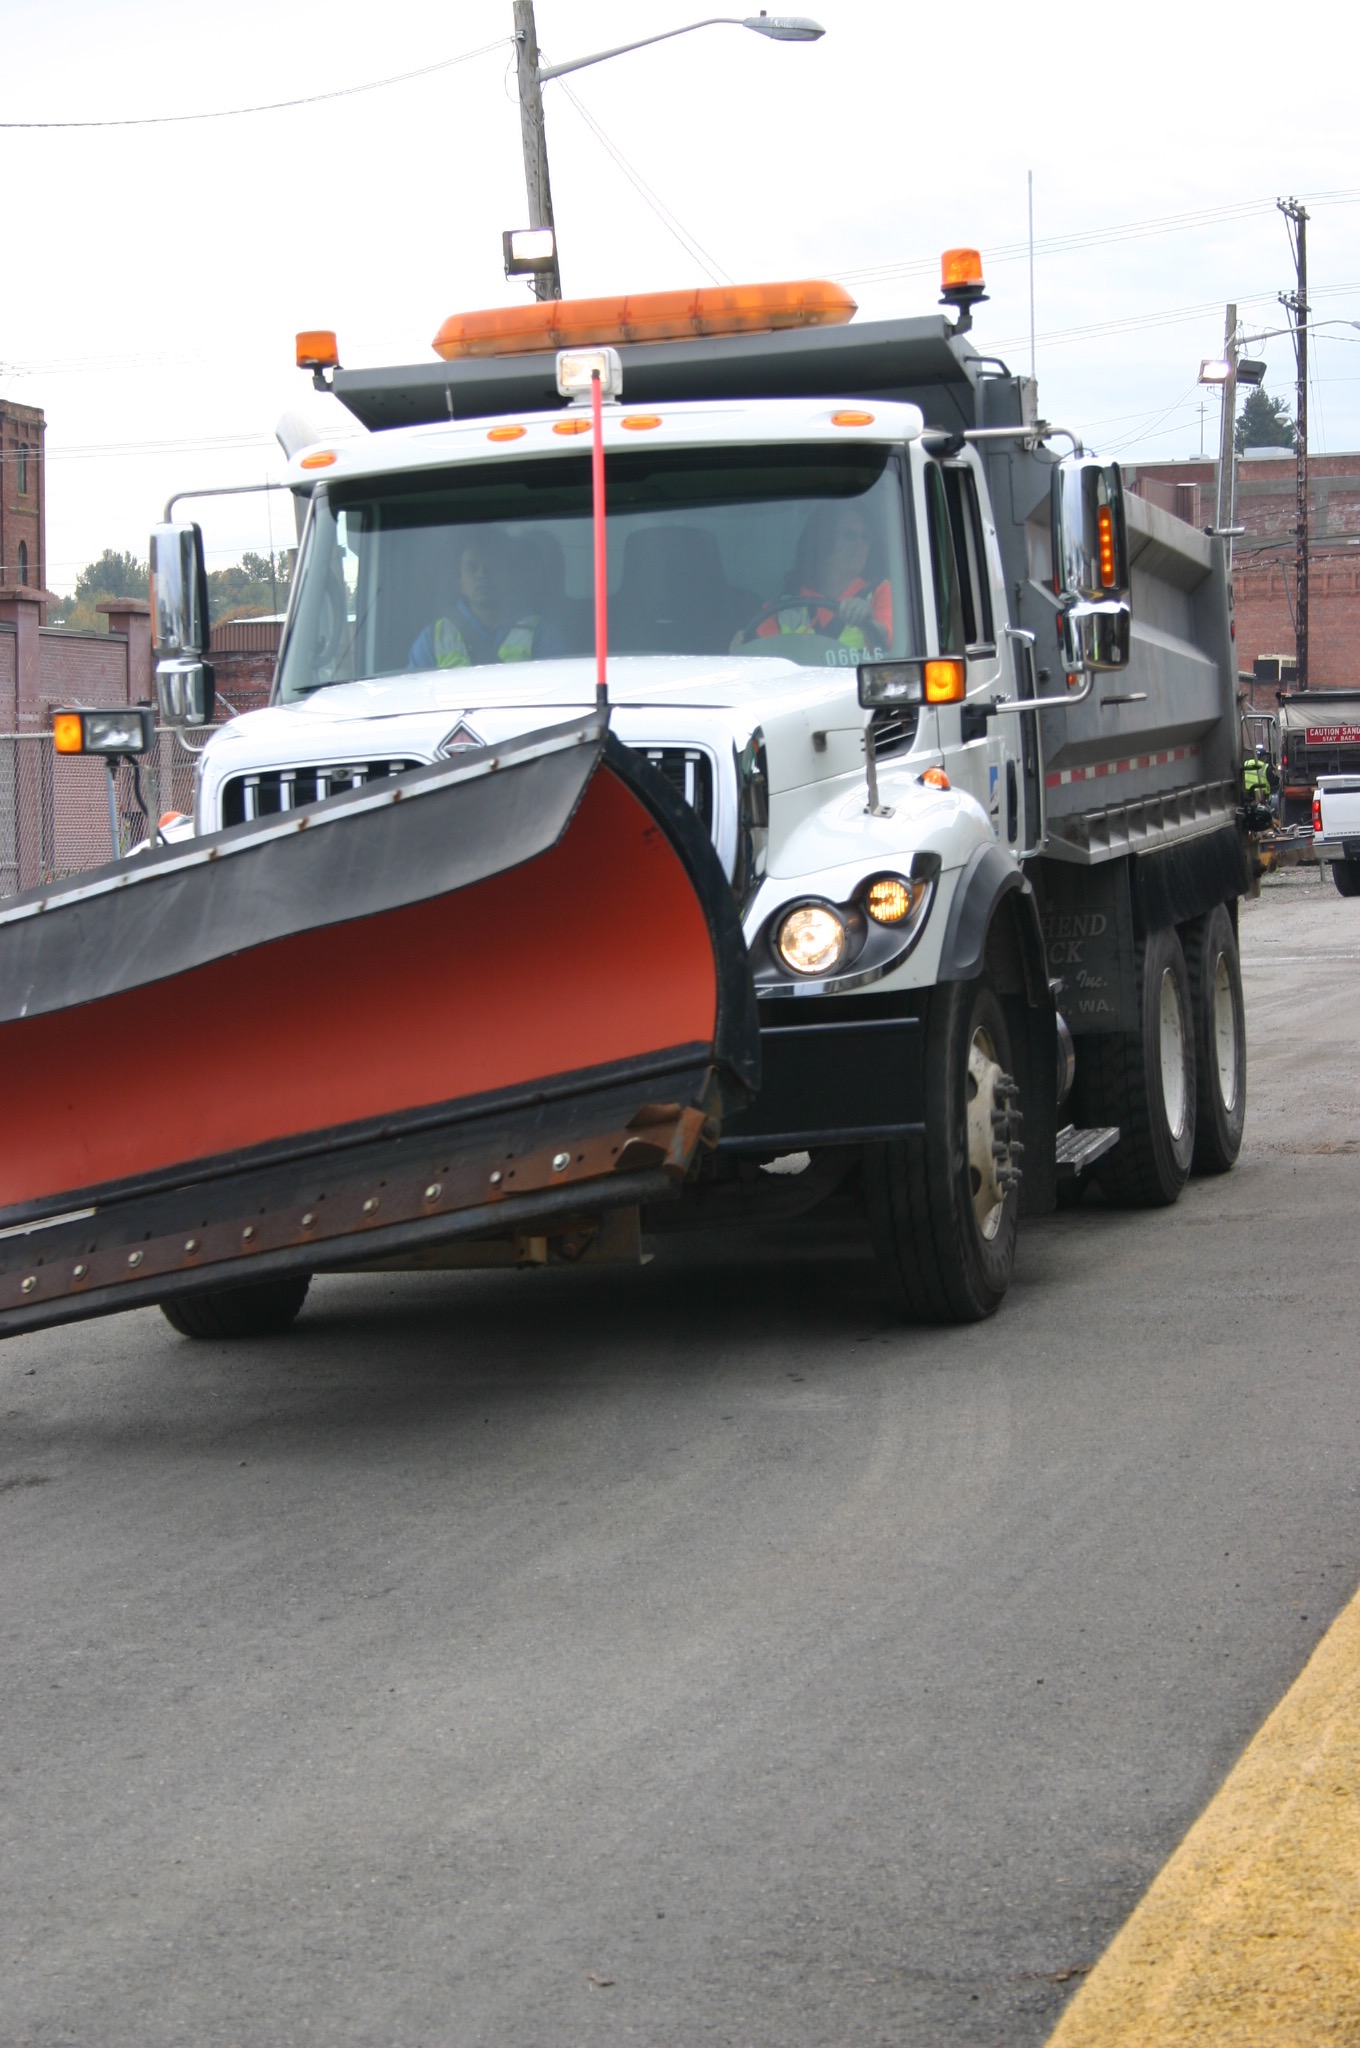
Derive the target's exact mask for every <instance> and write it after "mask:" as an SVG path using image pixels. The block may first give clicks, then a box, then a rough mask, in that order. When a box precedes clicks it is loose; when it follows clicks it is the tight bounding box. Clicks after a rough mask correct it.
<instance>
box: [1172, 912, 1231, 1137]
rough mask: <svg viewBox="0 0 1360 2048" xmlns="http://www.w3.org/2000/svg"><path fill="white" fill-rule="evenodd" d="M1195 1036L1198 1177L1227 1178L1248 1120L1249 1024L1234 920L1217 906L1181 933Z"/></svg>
mask: <svg viewBox="0 0 1360 2048" xmlns="http://www.w3.org/2000/svg"><path fill="white" fill-rule="evenodd" d="M1181 941H1182V945H1183V948H1184V952H1185V964H1186V969H1187V971H1188V974H1189V978H1190V1009H1191V1015H1192V1017H1193V1019H1194V1032H1195V1081H1196V1088H1195V1152H1194V1161H1193V1164H1194V1170H1195V1172H1196V1173H1227V1171H1228V1170H1229V1168H1230V1167H1232V1166H1234V1165H1235V1164H1236V1161H1237V1155H1238V1153H1239V1152H1240V1151H1241V1149H1242V1130H1243V1126H1244V1124H1245V1122H1246V1115H1247V1020H1246V1011H1245V1008H1244V1005H1243V1001H1242V967H1241V962H1240V961H1239V959H1238V954H1237V940H1236V939H1235V938H1234V936H1233V928H1232V919H1231V918H1230V917H1229V915H1228V912H1227V910H1226V908H1225V907H1224V905H1223V904H1221V903H1220V904H1217V905H1216V906H1215V908H1214V909H1213V910H1210V911H1208V912H1207V913H1206V914H1205V915H1204V916H1203V917H1197V918H1196V919H1195V920H1194V922H1193V924H1188V925H1186V926H1185V928H1184V930H1183V931H1182V933H1181Z"/></svg>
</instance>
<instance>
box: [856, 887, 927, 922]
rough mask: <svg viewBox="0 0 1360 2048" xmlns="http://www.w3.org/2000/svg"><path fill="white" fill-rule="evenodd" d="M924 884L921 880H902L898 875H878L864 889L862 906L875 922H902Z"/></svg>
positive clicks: (907, 915)
mask: <svg viewBox="0 0 1360 2048" xmlns="http://www.w3.org/2000/svg"><path fill="white" fill-rule="evenodd" d="M924 886H925V885H924V884H923V883H921V882H904V881H903V880H902V877H901V876H900V875H880V876H879V878H878V880H877V881H876V882H870V884H869V887H868V888H867V890H866V891H865V894H864V908H865V909H866V910H867V911H868V913H869V915H870V917H871V918H872V919H873V921H874V923H875V924H902V923H903V922H904V921H905V920H906V919H907V918H908V917H910V915H911V913H912V909H913V907H914V905H915V903H916V900H917V898H918V897H919V895H920V893H921V890H922V888H923V887H924Z"/></svg>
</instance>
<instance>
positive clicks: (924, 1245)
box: [864, 979, 1024, 1323]
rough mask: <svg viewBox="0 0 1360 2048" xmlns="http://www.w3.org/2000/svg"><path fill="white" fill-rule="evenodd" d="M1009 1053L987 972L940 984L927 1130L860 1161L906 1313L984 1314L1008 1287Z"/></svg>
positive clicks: (956, 1317)
mask: <svg viewBox="0 0 1360 2048" xmlns="http://www.w3.org/2000/svg"><path fill="white" fill-rule="evenodd" d="M1012 1064H1013V1062H1012V1058H1011V1044H1010V1033H1009V1031H1008V1029H1007V1026H1006V1019H1005V1015H1004V1012H1003V1011H1002V1007H1001V1003H1000V1000H999V999H998V997H997V994H996V991H995V989H994V988H993V987H992V985H991V983H990V982H989V981H987V980H985V979H982V980H978V981H971V982H961V981H955V982H944V983H942V984H941V985H940V986H939V987H938V988H936V989H935V990H933V991H932V994H931V998H930V1007H929V1011H928V1013H927V1018H926V1026H925V1099H926V1105H927V1111H926V1114H927V1125H926V1130H925V1133H924V1135H923V1136H922V1137H919V1138H905V1139H897V1140H893V1141H892V1142H891V1143H889V1144H885V1145H872V1146H869V1147H868V1148H866V1152H865V1163H864V1184H865V1194H866V1199H867V1202H868V1208H869V1220H870V1225H871V1228H872V1231H873V1239H874V1249H875V1251H876V1253H877V1254H878V1260H879V1265H880V1267H881V1270H882V1271H883V1274H884V1276H885V1278H886V1279H887V1282H888V1287H889V1291H890V1293H891V1296H892V1299H893V1302H894V1306H895V1307H896V1308H897V1310H898V1312H899V1314H901V1315H902V1316H903V1317H905V1319H906V1320H907V1321H909V1322H915V1323H975V1322H980V1321H981V1320H982V1318H983V1317H984V1316H989V1315H992V1314H993V1313H994V1312H995V1310H996V1309H998V1308H999V1307H1000V1305H1001V1303H1002V1301H1003V1300H1004V1298H1005V1294H1006V1289H1007V1288H1008V1287H1009V1285H1010V1279H1011V1270H1012V1268H1013V1266H1014V1264H1015V1230H1016V1220H1017V1217H1018V1214H1019V1206H1020V1197H1019V1181H1020V1170H1019V1156H1020V1154H1021V1153H1022V1152H1023V1151H1024V1147H1023V1145H1022V1144H1021V1143H1020V1139H1019V1129H1020V1122H1021V1112H1020V1110H1019V1108H1018V1106H1017V1104H1018V1094H1019V1091H1018V1090H1017V1088H1016V1085H1015V1082H1014V1081H1013V1080H1012V1079H1011V1068H1012Z"/></svg>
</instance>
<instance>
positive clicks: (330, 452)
mask: <svg viewBox="0 0 1360 2048" xmlns="http://www.w3.org/2000/svg"><path fill="white" fill-rule="evenodd" d="M339 460H340V458H339V456H338V455H337V454H336V452H335V450H334V449H333V448H321V449H318V451H317V453H316V454H315V455H304V456H303V458H302V460H301V462H300V463H299V464H298V468H299V469H329V468H330V466H331V464H332V463H333V462H338V461H339Z"/></svg>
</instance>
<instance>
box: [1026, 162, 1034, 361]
mask: <svg viewBox="0 0 1360 2048" xmlns="http://www.w3.org/2000/svg"><path fill="white" fill-rule="evenodd" d="M1025 175H1026V177H1027V178H1028V180H1029V374H1030V381H1031V383H1032V382H1033V381H1034V173H1033V171H1027V172H1026V173H1025Z"/></svg>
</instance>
